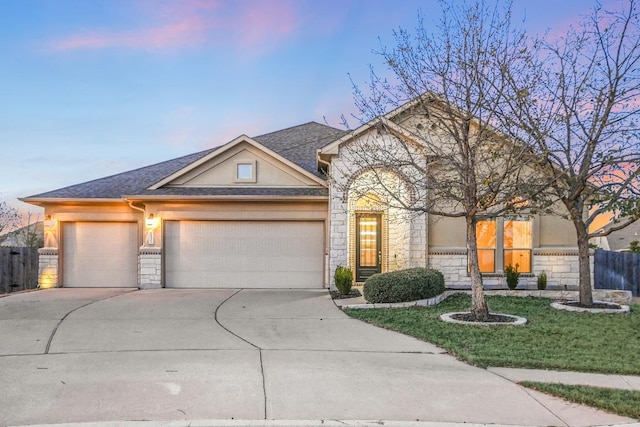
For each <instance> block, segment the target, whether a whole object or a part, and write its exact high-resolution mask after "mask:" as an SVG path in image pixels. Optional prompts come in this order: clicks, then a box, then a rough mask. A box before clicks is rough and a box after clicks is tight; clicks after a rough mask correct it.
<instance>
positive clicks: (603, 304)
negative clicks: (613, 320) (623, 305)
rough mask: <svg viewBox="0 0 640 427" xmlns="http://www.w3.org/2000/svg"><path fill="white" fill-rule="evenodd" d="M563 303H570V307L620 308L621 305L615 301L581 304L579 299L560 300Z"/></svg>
mask: <svg viewBox="0 0 640 427" xmlns="http://www.w3.org/2000/svg"><path fill="white" fill-rule="evenodd" d="M560 304H562V305H568V306H570V307H581V308H602V309H609V310H619V309H620V305H619V304H616V303H613V302H594V303H593V305H584V304H580V302H579V301H566V302H565V301H562V302H560Z"/></svg>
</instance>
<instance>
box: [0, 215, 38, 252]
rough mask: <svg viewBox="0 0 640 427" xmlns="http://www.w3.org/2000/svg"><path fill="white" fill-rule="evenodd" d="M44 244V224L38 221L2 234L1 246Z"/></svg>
mask: <svg viewBox="0 0 640 427" xmlns="http://www.w3.org/2000/svg"><path fill="white" fill-rule="evenodd" d="M43 244H44V225H43V222H42V221H37V222H34V223H32V224H29V225H25V226H24V227H21V228H19V229H17V230H14V231H11V232H9V233H6V234H3V235H1V236H0V247H1V246H4V247H14V248H15V247H27V246H36V247H42V245H43Z"/></svg>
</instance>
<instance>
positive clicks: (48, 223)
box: [44, 215, 57, 231]
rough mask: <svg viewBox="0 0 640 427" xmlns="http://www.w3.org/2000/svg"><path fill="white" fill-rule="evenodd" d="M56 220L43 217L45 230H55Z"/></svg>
mask: <svg viewBox="0 0 640 427" xmlns="http://www.w3.org/2000/svg"><path fill="white" fill-rule="evenodd" d="M56 222H57V221H56V220H55V219H52V218H51V215H47V216H45V217H44V228H45V230H48V231H51V230H53V229H55V228H56Z"/></svg>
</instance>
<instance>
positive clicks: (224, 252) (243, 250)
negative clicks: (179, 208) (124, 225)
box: [164, 221, 324, 288]
mask: <svg viewBox="0 0 640 427" xmlns="http://www.w3.org/2000/svg"><path fill="white" fill-rule="evenodd" d="M164 260H165V284H166V286H167V287H172V288H322V286H323V263H324V223H323V222H320V221H166V222H165V229H164Z"/></svg>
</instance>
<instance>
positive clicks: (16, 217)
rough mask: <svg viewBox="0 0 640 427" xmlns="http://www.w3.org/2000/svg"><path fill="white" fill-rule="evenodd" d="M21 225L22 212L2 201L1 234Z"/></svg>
mask: <svg viewBox="0 0 640 427" xmlns="http://www.w3.org/2000/svg"><path fill="white" fill-rule="evenodd" d="M19 226H20V214H19V213H18V210H17V209H16V208H13V207H11V206H9V205H7V202H0V235H2V234H4V233H6V232H9V231H11V230H13V229H15V228H17V227H19Z"/></svg>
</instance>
